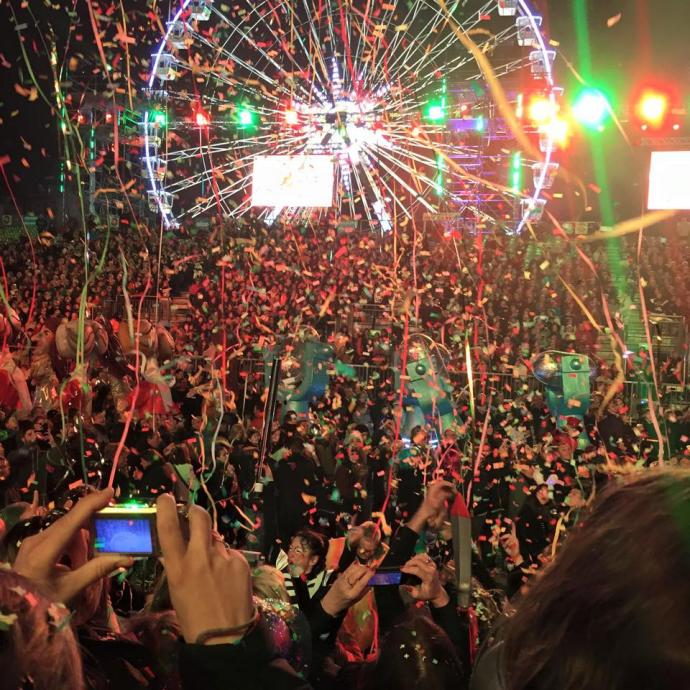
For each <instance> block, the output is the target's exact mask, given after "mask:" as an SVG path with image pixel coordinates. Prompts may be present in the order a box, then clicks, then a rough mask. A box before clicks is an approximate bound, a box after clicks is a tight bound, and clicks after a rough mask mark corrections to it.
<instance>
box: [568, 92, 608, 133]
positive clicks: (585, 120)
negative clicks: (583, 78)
mask: <svg viewBox="0 0 690 690" xmlns="http://www.w3.org/2000/svg"><path fill="white" fill-rule="evenodd" d="M608 114H609V104H608V101H607V100H606V96H604V94H603V93H601V91H597V90H596V89H585V90H584V91H582V92H581V93H580V95H579V96H578V97H577V99H576V101H575V103H574V104H573V116H574V117H575V119H576V120H577V121H578V122H579V123H580V124H581V125H583V126H584V127H587V128H588V129H599V127H601V126H602V125H603V124H604V121H605V120H606V118H607V117H608Z"/></svg>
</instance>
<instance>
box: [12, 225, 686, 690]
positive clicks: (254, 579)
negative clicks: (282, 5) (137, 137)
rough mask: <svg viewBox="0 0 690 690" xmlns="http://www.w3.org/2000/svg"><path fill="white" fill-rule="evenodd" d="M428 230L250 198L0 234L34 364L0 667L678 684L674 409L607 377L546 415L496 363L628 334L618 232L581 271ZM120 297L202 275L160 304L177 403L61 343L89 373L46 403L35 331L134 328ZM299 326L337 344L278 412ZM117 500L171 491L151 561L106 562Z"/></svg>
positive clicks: (27, 362)
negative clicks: (422, 405) (169, 218)
mask: <svg viewBox="0 0 690 690" xmlns="http://www.w3.org/2000/svg"><path fill="white" fill-rule="evenodd" d="M426 230H427V231H426V232H425V231H423V228H422V227H421V226H420V227H414V226H413V224H412V223H410V224H408V225H407V226H405V227H404V228H400V230H399V231H398V232H397V233H396V234H389V235H384V236H380V235H376V234H372V233H371V232H370V231H368V230H367V229H366V228H361V227H354V226H351V225H348V224H344V225H342V226H338V225H337V224H336V223H335V222H330V223H329V222H326V223H324V224H322V225H318V226H312V225H309V224H306V225H304V226H300V225H297V224H296V225H294V226H289V225H286V226H282V225H281V226H277V227H266V226H265V225H263V224H261V223H259V222H258V221H256V220H253V221H249V222H244V223H241V224H239V225H237V226H234V227H232V228H229V227H224V228H220V227H212V228H211V229H210V230H208V231H203V232H201V233H199V234H198V235H196V236H185V235H178V236H175V237H167V236H166V237H163V238H157V237H147V236H146V234H145V233H144V234H143V236H142V237H141V238H139V239H136V238H134V237H133V236H132V237H128V236H123V235H118V234H116V233H113V236H112V237H111V236H107V237H106V236H105V235H104V233H103V231H102V229H101V230H99V229H98V228H95V229H94V231H93V232H94V236H93V237H91V238H90V240H89V243H88V246H87V245H86V243H85V242H84V241H83V240H82V239H80V237H79V235H78V234H71V233H70V232H65V233H62V234H59V233H54V236H51V237H49V238H43V239H44V242H43V243H42V244H36V246H35V255H34V257H33V258H32V259H31V260H30V261H28V260H27V252H26V249H25V248H20V247H17V246H11V247H8V248H6V249H3V253H2V270H3V295H4V297H5V299H3V303H4V305H5V312H4V317H3V318H4V321H3V323H2V329H1V330H2V335H3V339H4V342H3V350H4V355H5V358H4V360H3V361H4V363H5V364H4V365H3V366H4V371H6V372H10V371H14V369H13V367H14V368H18V369H19V370H20V371H23V372H24V377H25V379H26V382H27V386H28V391H29V394H30V399H31V405H30V409H27V408H26V405H24V406H22V404H21V403H20V402H18V401H17V400H16V398H12V397H11V396H5V397H4V398H3V400H5V404H4V408H3V409H2V412H1V413H0V414H1V417H2V418H1V420H0V444H1V445H0V509H1V513H0V518H1V521H0V538H1V548H2V551H3V552H4V553H3V559H2V560H3V561H4V562H6V563H7V566H6V567H5V569H3V570H0V636H2V640H3V644H2V645H1V647H0V649H1V650H2V651H1V654H2V659H3V662H4V664H3V669H7V673H6V674H4V678H3V679H2V681H0V687H7V688H19V687H22V688H23V687H26V688H30V687H31V688H35V689H36V690H41V689H46V690H47V689H48V688H50V689H51V690H52V689H62V688H65V690H66V689H68V688H70V689H71V688H82V687H88V688H99V689H100V688H118V689H120V688H125V689H126V688H144V687H146V688H170V689H174V688H184V689H185V690H189V688H210V689H213V688H231V687H237V688H268V687H271V688H275V689H278V688H303V689H306V688H309V687H312V688H316V689H317V690H318V689H319V688H325V689H326V688H329V689H330V688H333V689H336V688H338V689H339V688H343V689H345V688H348V689H350V688H351V689H359V688H361V689H363V690H373V689H374V688H383V687H397V688H400V689H401V690H405V689H406V688H422V687H424V688H439V689H440V688H470V687H471V688H478V689H480V690H484V689H485V688H486V689H491V690H494V689H501V688H505V689H506V690H551V689H555V688H559V690H560V689H561V688H566V689H571V688H572V689H573V690H574V689H575V688H578V689H586V690H590V689H591V690H594V689H595V688H597V689H598V688H611V689H613V690H616V689H618V688H620V689H621V690H623V688H625V689H626V690H628V689H629V688H652V687H654V688H660V689H664V690H666V688H668V689H670V688H674V689H675V688H679V687H684V686H685V685H686V684H687V682H686V680H685V679H686V678H688V677H690V657H689V656H688V652H687V649H688V646H687V644H686V642H687V641H688V638H690V628H689V627H688V624H687V622H686V618H687V616H686V615H685V613H686V611H685V608H684V607H683V606H682V601H684V599H685V596H686V594H687V593H686V592H685V589H686V588H687V585H686V584H685V583H686V579H685V578H684V574H686V572H687V570H688V569H689V566H688V560H687V544H686V542H687V541H688V538H687V537H688V529H690V528H689V526H688V524H689V523H688V519H689V518H688V505H690V503H689V501H690V476H688V475H687V474H686V472H685V471H684V468H685V466H686V465H687V464H688V462H689V461H690V416H689V415H688V414H687V413H685V412H684V411H683V410H680V409H679V410H676V409H668V410H666V411H665V414H664V415H663V418H662V420H661V422H662V431H663V435H664V437H663V438H659V436H658V434H657V432H656V426H658V421H659V420H655V419H654V418H653V415H652V414H651V413H650V412H651V411H650V409H649V406H648V405H642V406H640V407H639V409H638V408H635V409H631V407H630V405H629V402H628V401H626V400H625V399H624V398H623V397H622V395H621V393H622V391H620V390H616V391H614V392H615V393H616V395H615V396H613V397H612V398H611V396H609V395H606V393H607V392H608V390H609V385H610V380H611V378H612V375H611V376H610V377H608V378H607V376H606V375H604V376H602V377H601V379H600V381H599V383H601V385H602V388H601V390H600V389H599V387H598V385H597V382H595V383H594V385H593V389H592V396H591V401H589V406H585V407H584V408H583V410H582V414H576V412H577V410H575V411H574V414H573V416H572V417H569V418H567V419H565V420H563V419H557V418H556V416H555V415H554V412H553V410H551V409H550V408H549V406H548V404H547V402H548V401H547V400H546V398H545V397H544V395H543V393H542V392H541V391H540V390H539V389H538V388H537V387H529V386H526V385H512V384H506V381H508V379H506V378H501V375H502V374H504V373H506V372H514V370H515V368H516V367H521V368H523V369H525V370H526V371H527V370H528V369H529V367H530V366H531V362H532V361H533V356H534V355H535V354H536V353H538V352H542V351H545V350H564V351H572V352H578V353H583V354H587V355H589V356H590V357H591V358H592V359H593V361H597V360H598V359H599V357H598V354H599V353H598V349H597V348H598V345H599V342H598V338H597V335H598V332H597V329H596V328H595V326H594V325H593V324H592V320H594V321H595V322H596V323H597V324H605V323H606V318H607V316H606V312H607V311H608V312H609V315H610V317H611V318H612V319H614V320H617V321H616V323H615V324H614V325H616V326H617V325H618V321H621V320H623V319H624V317H625V314H624V313H623V312H624V310H625V309H626V308H629V307H630V304H629V303H626V302H625V300H624V299H623V298H622V296H621V295H620V294H619V293H620V291H621V285H622V283H621V282H620V281H619V282H618V283H616V286H615V288H614V277H613V276H612V275H611V273H612V270H613V269H609V268H608V258H607V254H606V249H605V248H601V249H600V248H597V249H595V250H594V251H592V252H590V253H591V259H592V261H593V265H594V266H595V268H596V273H595V272H593V271H591V270H590V269H589V268H588V267H587V266H586V265H585V264H584V263H581V259H580V258H579V257H578V253H577V250H576V249H575V248H574V247H571V244H570V243H568V241H567V240H566V239H563V238H559V240H558V241H557V242H555V243H551V242H548V241H544V242H541V243H540V242H535V241H532V240H531V239H530V238H528V237H517V238H515V237H502V236H500V237H499V236H493V235H492V236H486V237H482V236H479V237H477V236H472V237H459V236H455V235H453V234H452V233H450V234H445V233H444V231H443V229H434V228H430V229H429V228H427V229H426ZM648 241H652V242H654V243H655V244H658V248H659V250H660V251H659V252H658V253H657V252H648V253H646V254H645V257H646V258H645V259H644V261H643V262H642V264H641V268H642V271H643V272H644V273H645V276H644V278H645V284H646V289H647V290H648V298H649V300H650V302H651V303H652V305H653V306H654V308H656V309H659V310H661V309H663V310H665V311H667V312H668V313H680V314H681V315H682V314H684V310H685V309H686V308H687V291H685V290H683V289H674V288H675V286H676V284H675V283H672V282H671V281H673V280H674V276H676V277H678V279H679V281H681V282H682V280H685V279H686V276H685V273H683V271H684V267H686V266H685V265H684V264H683V262H684V261H685V260H684V258H683V254H682V252H680V251H679V249H678V248H677V247H675V248H673V247H667V246H666V245H665V244H664V243H662V242H661V240H659V239H654V240H648ZM679 241H680V240H679ZM621 249H622V251H623V252H624V254H625V256H626V260H628V259H629V261H630V267H629V269H630V275H629V276H628V278H627V279H628V280H629V281H630V282H631V284H632V283H635V285H636V282H635V281H636V278H635V275H634V271H633V268H632V267H633V266H634V265H635V260H634V254H633V251H634V249H635V248H634V247H633V246H632V245H631V246H629V247H627V246H626V245H625V244H622V245H621ZM659 256H661V257H663V256H668V257H669V261H670V263H669V264H668V265H671V266H672V268H671V270H670V271H666V272H664V271H661V270H660V267H659V265H658V262H659V261H661V260H662V259H659ZM159 258H160V259H161V260H160V261H159V260H158V259H159ZM671 259H672V260H671ZM85 268H86V270H85ZM616 270H617V271H620V270H621V267H616ZM647 272H649V273H650V275H647ZM85 273H87V274H88V278H85ZM86 280H88V285H87V288H88V289H86V290H84V286H85V284H86ZM680 284H681V283H680V282H679V283H678V285H680ZM631 287H632V286H631ZM117 294H119V295H120V296H121V298H122V299H121V300H120V302H121V303H122V304H124V305H127V303H129V304H131V307H130V309H131V312H130V315H133V317H134V319H135V320H136V318H137V317H136V314H137V300H139V299H140V298H141V296H142V295H147V294H152V295H154V297H155V295H158V297H159V298H160V299H164V298H166V299H167V298H173V297H188V298H189V308H188V309H187V310H186V311H185V312H184V313H182V315H181V316H180V318H179V319H176V320H175V321H174V322H171V323H168V324H166V326H167V327H168V329H169V331H170V333H171V335H172V341H173V342H174V344H173V345H172V347H171V350H170V352H168V353H167V356H166V357H165V361H161V363H160V364H161V365H162V366H163V368H164V371H165V372H166V376H165V377H164V379H160V380H158V384H157V385H161V386H166V387H169V394H170V404H165V405H163V406H162V407H160V406H156V405H152V406H151V407H150V408H144V407H138V406H137V405H136V404H135V403H136V399H137V395H138V394H139V393H138V391H139V387H140V377H139V376H138V374H137V371H136V366H137V364H139V360H138V359H134V360H133V359H132V358H129V359H128V358H127V357H126V356H124V355H123V353H120V361H119V367H120V368H119V369H117V368H114V367H110V368H108V367H107V366H106V363H105V361H104V360H103V359H98V358H95V357H94V358H92V359H88V361H87V362H86V365H84V364H83V362H81V359H80V356H79V354H77V356H76V357H75V362H74V363H72V364H71V365H70V367H69V368H72V369H73V368H74V367H75V364H76V368H79V366H82V368H83V367H84V366H86V372H85V373H82V374H81V378H80V379H79V381H80V385H81V386H82V388H81V394H80V395H78V396H74V397H72V398H70V399H69V400H66V399H65V397H64V395H63V389H62V388H61V387H60V385H59V384H60V383H63V384H64V381H63V382H59V381H58V385H57V386H56V387H54V389H53V390H54V391H55V393H56V394H55V395H54V396H53V397H51V396H50V395H47V396H46V394H45V390H44V389H43V384H42V381H41V380H40V378H39V377H38V375H37V373H36V372H37V371H38V370H37V369H36V366H35V359H36V354H35V353H36V351H37V350H40V347H41V343H43V342H44V341H45V334H46V332H50V333H54V332H55V328H56V326H57V324H59V323H60V322H65V321H67V322H70V321H76V320H77V319H78V318H79V307H80V305H81V304H82V300H86V305H84V306H85V310H82V311H83V312H85V313H86V314H87V315H88V316H89V317H90V318H96V317H98V316H105V317H106V318H107V319H113V320H114V321H117V320H118V319H119V320H120V321H126V316H127V314H126V313H125V312H122V313H119V314H117V313H114V312H113V305H114V304H115V302H116V301H117V300H116V299H115V296H116V295H117ZM602 294H603V295H604V296H605V302H602V298H601V296H602ZM125 296H126V297H127V299H124V297H125ZM575 296H577V297H575ZM582 304H584V305H586V307H587V310H588V311H589V315H587V314H585V313H584V311H583V309H582ZM410 334H412V335H410ZM415 336H418V337H424V338H425V339H426V340H427V341H428V342H429V343H433V347H434V351H435V352H440V353H443V356H442V359H443V361H444V367H445V371H446V373H447V376H448V382H447V383H448V386H450V388H449V390H450V391H451V392H450V396H451V398H452V407H453V414H452V418H453V421H452V423H444V424H442V425H439V424H438V423H437V422H438V419H430V418H427V419H426V420H425V423H415V424H408V423H407V422H408V419H409V418H411V415H410V414H409V413H410V408H413V407H415V403H414V400H413V399H411V398H412V397H413V396H411V395H410V391H409V390H406V386H405V377H404V376H400V373H399V369H400V367H401V362H404V360H405V352H406V348H407V347H408V345H409V341H410V339H411V338H412V337H415ZM307 339H309V340H311V341H322V342H329V343H330V345H331V346H332V348H333V351H334V358H335V359H337V361H338V362H339V363H341V364H342V365H343V366H342V367H341V368H338V367H333V368H331V369H329V378H328V385H327V386H326V387H325V389H324V390H321V391H319V392H318V394H315V395H314V396H313V397H312V398H311V399H310V400H309V401H308V405H307V407H306V408H305V409H303V410H301V411H300V413H299V414H297V413H296V412H295V411H293V410H291V409H290V406H289V405H288V404H287V403H286V402H285V401H284V400H281V401H279V403H278V405H277V407H276V409H275V410H274V409H273V407H272V405H271V404H270V403H271V395H270V386H269V385H268V383H269V381H268V378H267V371H268V368H267V367H266V366H264V364H263V355H264V353H265V352H268V351H270V350H271V349H272V348H273V349H274V350H276V351H278V350H280V351H281V352H283V353H288V354H289V353H293V355H294V354H296V353H298V351H299V347H298V345H299V343H303V342H305V341H306V340H307ZM467 352H469V361H470V362H472V363H473V365H474V374H475V376H476V379H477V389H476V396H474V395H471V394H470V391H469V390H468V386H467V380H468V376H469V374H470V372H468V371H467V364H468V356H467V354H466V353H467ZM125 354H126V353H125ZM250 358H254V359H257V360H259V361H260V365H259V366H256V367H254V368H252V369H251V371H250V370H249V369H248V368H247V365H246V361H247V360H248V359H250ZM221 362H222V364H221ZM8 363H9V364H8ZM361 364H367V365H369V369H368V370H367V372H368V373H367V375H366V376H365V377H361V376H359V377H358V376H357V375H356V373H353V372H354V368H353V366H352V365H361ZM630 364H631V365H634V366H636V367H638V368H640V369H642V370H644V368H645V367H646V366H648V364H649V358H646V359H645V357H641V358H638V360H637V361H635V362H633V361H632V360H631V361H630ZM599 365H600V370H601V371H602V372H604V374H606V371H607V368H606V366H605V365H604V364H603V363H601V362H600V363H599ZM396 370H397V373H396ZM117 371H120V372H121V374H122V375H121V376H118V375H117V374H116V372H117ZM461 374H464V379H462V380H464V385H463V384H462V383H458V381H460V380H461V379H458V378H457V377H458V376H459V375H461ZM492 374H497V375H498V378H494V377H493V376H492ZM496 381H498V382H499V383H498V384H497V383H496ZM510 381H512V379H510ZM3 385H5V389H4V390H5V391H6V389H7V388H9V386H10V385H11V377H10V376H9V374H8V375H7V376H6V379H4V383H3ZM473 390H474V389H473ZM3 392H4V391H3ZM39 392H40V393H41V395H39ZM440 394H441V393H440V391H436V392H434V391H432V392H431V393H430V395H432V397H433V395H440ZM7 400H13V401H14V406H11V405H9V404H7ZM660 444H662V445H663V446H664V450H665V452H664V453H660V448H659V446H660ZM660 455H661V456H662V458H663V459H664V465H667V466H668V465H672V466H673V469H669V468H668V467H666V468H665V469H664V468H659V467H657V465H658V464H659V457H660ZM458 501H460V502H461V503H463V504H465V505H466V507H467V509H468V511H469V515H470V516H471V517H470V518H469V519H470V524H471V542H472V546H471V553H472V556H471V571H472V579H471V598H470V606H469V607H468V606H463V607H459V606H458V605H457V604H458V597H459V593H460V592H459V589H458V585H459V573H460V571H461V570H462V571H463V572H465V569H464V567H461V565H464V564H459V563H457V562H456V560H457V553H458V550H457V543H454V541H453V539H454V534H453V528H452V524H453V523H452V516H451V513H452V512H453V510H452V507H453V506H454V505H456V504H457V502H458ZM112 502H115V503H116V504H118V505H136V506H142V505H149V506H151V505H155V506H156V509H157V510H156V530H157V539H156V540H155V541H156V544H155V546H154V548H153V549H152V550H153V551H154V553H152V554H150V555H147V556H146V557H137V558H132V556H131V555H127V554H125V555H123V554H101V553H99V549H98V544H97V543H95V542H94V540H93V534H92V532H93V525H92V520H93V519H94V515H95V514H96V513H97V511H98V510H100V509H103V508H104V507H105V506H107V505H108V504H110V503H112ZM650 535H653V538H652V537H651V536H650ZM455 538H456V539H457V535H455Z"/></svg>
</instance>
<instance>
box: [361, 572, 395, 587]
mask: <svg viewBox="0 0 690 690" xmlns="http://www.w3.org/2000/svg"><path fill="white" fill-rule="evenodd" d="M401 577H402V575H401V573H400V571H399V570H389V571H387V572H386V571H379V572H378V573H374V575H373V576H372V577H371V579H370V580H369V587H376V586H381V585H399V584H400V579H401Z"/></svg>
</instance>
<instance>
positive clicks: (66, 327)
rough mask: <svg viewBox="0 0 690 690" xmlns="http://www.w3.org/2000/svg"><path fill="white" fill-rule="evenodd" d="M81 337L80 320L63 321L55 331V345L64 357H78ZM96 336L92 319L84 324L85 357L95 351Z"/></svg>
mask: <svg viewBox="0 0 690 690" xmlns="http://www.w3.org/2000/svg"><path fill="white" fill-rule="evenodd" d="M78 338H79V322H78V321H69V322H68V323H61V324H60V325H59V326H58V327H57V330H56V331H55V347H56V349H57V353H58V354H59V355H60V357H62V358H63V359H76V356H77V344H78ZM95 344H96V337H95V333H94V329H93V326H92V324H91V322H90V321H87V322H86V323H85V324H84V357H88V356H89V355H90V354H91V352H93V348H94V345H95Z"/></svg>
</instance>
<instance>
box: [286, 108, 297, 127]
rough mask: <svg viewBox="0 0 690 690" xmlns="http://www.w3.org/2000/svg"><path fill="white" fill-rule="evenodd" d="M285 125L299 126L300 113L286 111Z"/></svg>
mask: <svg viewBox="0 0 690 690" xmlns="http://www.w3.org/2000/svg"><path fill="white" fill-rule="evenodd" d="M285 124H286V125H290V127H294V126H295V125H298V124H299V113H298V112H297V111H296V110H286V111H285Z"/></svg>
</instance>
